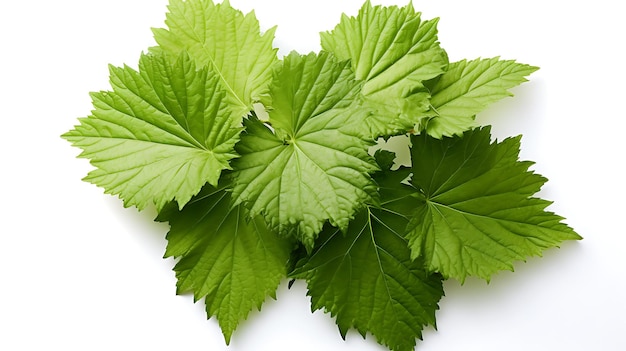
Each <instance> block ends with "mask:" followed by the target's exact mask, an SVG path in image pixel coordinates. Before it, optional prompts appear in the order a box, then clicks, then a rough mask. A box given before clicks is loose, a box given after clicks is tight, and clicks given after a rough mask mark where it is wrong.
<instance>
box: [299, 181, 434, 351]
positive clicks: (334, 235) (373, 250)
mask: <svg viewBox="0 0 626 351" xmlns="http://www.w3.org/2000/svg"><path fill="white" fill-rule="evenodd" d="M407 175H408V173H407V172H406V171H405V170H399V171H396V172H389V171H386V172H385V174H384V176H380V177H378V179H379V180H380V184H381V198H382V205H381V206H380V207H371V206H370V207H367V208H366V209H364V210H362V211H360V212H359V214H358V215H357V216H356V218H355V219H354V220H353V221H352V222H351V223H350V226H349V227H348V230H347V232H346V233H345V234H344V233H341V232H340V231H339V230H337V229H334V228H328V227H327V228H326V229H325V230H324V231H323V232H322V233H321V234H320V238H319V244H318V245H317V246H316V247H315V249H314V250H313V252H312V253H311V255H310V256H309V257H307V258H305V259H303V260H301V261H300V262H299V264H298V266H297V267H296V269H295V271H294V272H293V273H292V274H291V275H292V276H294V277H297V278H302V279H306V281H307V284H308V288H309V292H308V294H309V295H310V296H311V303H312V309H313V310H317V309H322V308H323V309H325V310H326V311H328V312H330V313H331V315H333V316H335V317H336V319H337V325H338V326H339V330H340V332H341V334H342V336H344V338H345V335H346V333H347V331H348V330H349V329H351V328H355V329H356V330H358V332H359V333H361V335H363V337H365V335H366V333H368V332H369V333H371V334H373V335H374V336H375V337H376V339H377V340H378V342H379V343H381V344H384V345H386V346H388V347H389V348H390V349H391V350H395V351H404V350H407V351H408V350H413V349H414V347H415V341H416V338H420V339H421V337H422V328H423V327H424V326H426V325H433V326H434V325H435V311H436V310H437V309H438V306H437V303H438V301H439V299H440V298H441V297H442V296H443V287H442V278H441V276H440V275H438V274H429V273H427V272H426V270H425V269H424V264H423V262H422V261H421V260H419V259H418V260H412V259H411V254H410V251H409V249H408V246H407V241H406V239H405V238H404V234H405V229H406V225H407V224H408V216H407V213H406V209H405V208H404V206H403V202H404V197H406V196H407V195H409V194H410V193H411V192H412V189H411V188H410V187H407V186H405V185H403V184H401V180H402V179H403V178H404V177H406V176H407Z"/></svg>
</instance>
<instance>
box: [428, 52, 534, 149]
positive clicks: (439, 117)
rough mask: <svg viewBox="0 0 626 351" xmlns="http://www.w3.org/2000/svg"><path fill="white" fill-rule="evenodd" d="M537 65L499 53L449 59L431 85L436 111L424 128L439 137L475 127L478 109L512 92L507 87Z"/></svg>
mask: <svg viewBox="0 0 626 351" xmlns="http://www.w3.org/2000/svg"><path fill="white" fill-rule="evenodd" d="M537 69H538V68H537V67H533V66H529V65H526V64H522V63H517V62H515V61H513V60H500V59H499V58H498V57H495V58H491V59H478V60H473V61H467V60H463V61H458V62H454V63H451V64H450V66H449V67H448V70H447V71H446V73H444V74H443V75H442V76H441V77H439V79H438V80H437V81H436V84H435V85H434V86H433V87H432V91H431V94H432V98H431V100H430V103H431V104H432V106H433V108H434V109H435V110H436V112H437V114H436V116H435V117H434V118H432V119H431V120H429V121H428V124H427V125H426V132H427V133H428V134H429V135H431V136H434V137H436V138H441V137H442V136H451V135H454V134H461V133H463V132H464V131H466V130H468V129H471V128H474V127H476V125H475V122H474V118H475V116H476V114H477V113H479V112H481V111H483V110H484V109H485V108H486V107H487V106H488V105H489V104H491V103H494V102H496V101H498V100H500V99H502V98H504V97H507V96H512V95H513V94H512V93H510V92H509V89H511V88H513V87H515V86H517V85H519V84H521V83H523V82H526V81H527V80H526V76H528V75H530V74H531V73H533V72H534V71H536V70H537Z"/></svg>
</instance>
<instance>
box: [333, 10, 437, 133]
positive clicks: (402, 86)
mask: <svg viewBox="0 0 626 351" xmlns="http://www.w3.org/2000/svg"><path fill="white" fill-rule="evenodd" d="M321 35H322V47H323V48H324V50H328V51H330V52H333V53H334V54H335V55H336V56H337V57H339V58H340V59H350V60H351V62H352V67H353V69H354V72H355V74H356V78H357V79H358V80H362V81H364V82H365V84H364V85H363V91H362V93H363V95H364V96H366V97H367V99H368V101H370V102H372V106H373V107H375V108H376V110H377V113H376V114H374V115H372V116H370V117H369V118H368V119H367V120H366V121H365V124H362V125H359V126H354V127H355V129H356V130H360V131H361V132H362V133H363V135H366V136H369V137H377V136H380V135H393V134H397V133H405V132H407V131H409V130H411V129H413V127H414V126H415V125H416V124H417V123H419V122H420V121H421V120H422V119H423V118H425V117H426V116H430V115H431V113H432V111H430V105H429V103H428V99H429V97H430V95H429V92H428V89H426V88H425V87H424V84H423V82H424V81H426V80H429V79H432V78H434V77H437V76H438V75H440V74H442V73H443V72H444V68H445V66H446V64H447V56H446V54H445V52H444V51H443V49H441V47H440V46H439V42H438V39H437V20H436V19H435V20H429V21H422V19H421V14H420V13H418V12H415V10H414V9H413V6H412V5H410V4H409V5H408V6H405V7H396V6H390V7H383V6H372V5H371V3H370V2H369V1H367V2H366V3H365V4H364V5H363V7H362V8H361V10H360V11H359V14H358V16H356V17H348V16H346V15H343V17H342V18H341V22H340V23H339V24H338V25H337V27H335V29H334V30H333V31H331V32H325V33H322V34H321Z"/></svg>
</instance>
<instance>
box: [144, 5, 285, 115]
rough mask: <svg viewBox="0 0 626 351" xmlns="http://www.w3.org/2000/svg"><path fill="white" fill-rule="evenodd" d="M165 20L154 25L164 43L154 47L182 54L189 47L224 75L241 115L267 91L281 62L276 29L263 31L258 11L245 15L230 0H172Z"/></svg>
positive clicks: (200, 62)
mask: <svg viewBox="0 0 626 351" xmlns="http://www.w3.org/2000/svg"><path fill="white" fill-rule="evenodd" d="M168 9H169V13H168V14H167V18H166V21H165V24H166V25H167V27H168V29H164V28H157V29H154V30H153V32H154V38H155V40H156V41H157V43H158V44H159V47H158V48H153V50H163V51H166V52H169V53H173V54H175V55H178V54H179V53H180V52H183V51H184V52H187V53H188V54H189V56H190V57H191V58H192V59H194V60H195V62H196V63H197V65H198V66H199V67H202V66H209V67H210V69H212V70H213V71H214V72H215V75H217V76H219V77H220V81H221V83H222V85H223V86H224V89H225V90H226V93H227V94H226V97H227V99H228V101H229V103H230V105H231V107H232V109H233V111H234V112H235V114H237V115H239V116H245V115H247V114H248V112H250V111H251V110H252V109H253V106H252V105H253V103H254V102H256V101H259V100H261V98H262V97H263V96H264V95H266V94H267V91H268V85H269V82H270V79H271V76H272V66H273V65H274V64H275V63H276V62H278V58H277V56H276V52H277V49H274V48H273V47H272V41H273V40H274V32H275V30H276V28H271V29H269V30H268V31H266V32H265V33H263V34H261V33H260V28H259V22H258V21H257V19H256V16H255V15H254V13H253V12H251V13H249V14H247V15H245V16H244V15H243V14H242V13H241V11H239V10H236V9H234V8H232V7H231V6H230V3H229V1H228V0H226V1H224V2H222V3H221V4H217V5H216V4H214V3H213V1H212V0H193V1H183V0H170V3H169V6H168Z"/></svg>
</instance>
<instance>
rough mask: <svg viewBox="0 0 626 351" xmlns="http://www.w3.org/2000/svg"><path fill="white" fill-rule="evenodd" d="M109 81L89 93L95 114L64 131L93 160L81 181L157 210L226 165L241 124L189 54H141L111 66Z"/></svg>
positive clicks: (212, 180) (195, 189)
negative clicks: (135, 61) (128, 63)
mask: <svg viewBox="0 0 626 351" xmlns="http://www.w3.org/2000/svg"><path fill="white" fill-rule="evenodd" d="M111 85H112V87H113V90H112V91H110V92H100V93H93V94H92V98H93V104H94V107H95V110H94V111H93V112H92V115H91V116H89V117H86V118H82V119H79V121H80V124H79V125H77V126H76V127H75V128H74V129H73V130H71V131H69V132H67V133H65V134H63V135H62V137H63V138H65V139H66V140H68V141H70V142H71V143H72V144H73V145H74V146H76V147H79V148H81V149H82V150H83V152H82V153H81V154H80V157H83V158H88V159H90V162H91V163H92V164H93V165H94V166H95V167H96V169H95V170H93V171H91V172H90V173H89V174H88V176H87V177H86V178H85V180H86V181H88V182H91V183H93V184H95V185H97V186H100V187H102V188H104V189H105V192H107V193H110V194H114V195H118V196H119V197H120V198H121V199H122V200H124V204H125V206H137V208H138V209H140V210H141V209H144V208H146V207H147V206H149V205H152V204H154V205H156V207H157V210H160V209H161V208H163V207H164V206H165V205H166V204H167V203H168V202H169V201H172V200H176V201H177V202H178V203H179V206H180V207H182V206H183V205H184V204H185V203H186V202H187V201H189V199H191V197H192V196H193V195H195V194H196V193H198V191H200V188H201V187H202V186H203V185H204V184H205V183H207V182H208V183H211V184H217V181H218V179H219V177H220V174H221V172H222V170H225V169H229V168H230V160H232V159H233V158H235V157H236V156H237V154H236V152H235V149H234V145H235V144H236V143H237V141H238V140H239V133H240V131H241V127H240V126H239V125H238V122H237V120H236V119H235V118H233V114H232V111H231V110H230V109H229V108H228V107H227V106H225V105H224V104H223V103H222V100H223V96H224V93H223V91H222V90H221V89H220V87H219V86H218V84H217V80H216V79H215V78H214V77H211V76H210V75H209V74H208V72H207V71H206V70H202V69H201V70H198V71H196V69H195V65H194V64H193V62H191V61H190V60H189V58H188V57H187V56H184V55H182V56H180V57H179V59H178V60H176V62H175V63H174V64H172V63H171V60H170V59H169V58H167V57H165V56H164V55H143V56H142V57H141V59H140V63H139V71H135V70H133V69H132V68H130V67H123V68H115V67H111ZM174 86H178V87H179V88H180V87H184V89H179V90H176V91H174V90H173V87H174Z"/></svg>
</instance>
